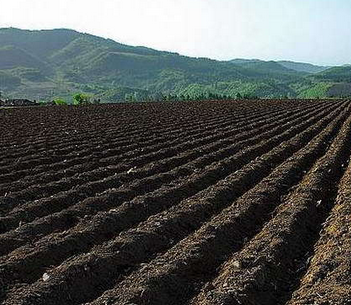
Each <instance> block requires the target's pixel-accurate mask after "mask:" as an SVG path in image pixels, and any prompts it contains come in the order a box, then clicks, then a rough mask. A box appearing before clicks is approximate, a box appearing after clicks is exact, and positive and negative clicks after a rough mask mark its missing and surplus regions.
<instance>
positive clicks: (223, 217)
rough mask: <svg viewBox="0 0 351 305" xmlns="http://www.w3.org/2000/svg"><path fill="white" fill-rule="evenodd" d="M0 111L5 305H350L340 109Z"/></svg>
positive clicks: (226, 105) (346, 110)
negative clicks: (0, 123) (0, 122)
mask: <svg viewBox="0 0 351 305" xmlns="http://www.w3.org/2000/svg"><path fill="white" fill-rule="evenodd" d="M0 117H1V121H2V125H0V132H1V134H2V137H1V138H0V151H1V158H0V196H1V197H0V303H2V304H6V305H15V304H16V305H17V304H23V305H24V304H27V305H29V304H30V305H37V304H43V305H44V304H45V305H53V304H55V305H59V304H60V305H61V304H65V305H66V304H67V305H73V304H77V305H78V304H86V303H88V304H94V305H98V304H101V305H102V304H104V305H106V304H160V305H161V304H192V305H195V304H207V305H209V304H218V305H219V304H252V305H254V304H258V305H260V304H267V305H268V304H289V305H290V304H291V305H292V304H294V305H298V304H306V305H307V304H320V305H322V304H351V263H350V262H351V260H350V255H351V250H350V249H351V244H350V238H351V231H350V227H351V218H350V215H351V211H350V205H351V201H350V200H351V191H350V185H351V178H350V177H351V167H350V166H348V164H349V159H350V154H351V142H350V138H351V103H350V102H349V101H346V100H326V101H321V100H310V101H308V100H286V101H283V100H281V101H275V100H257V101H225V102H212V101H209V102H201V103H199V102H197V103H195V102H189V103H168V104H167V103H148V104H120V105H97V106H87V107H38V108H28V109H4V110H2V111H1V112H0Z"/></svg>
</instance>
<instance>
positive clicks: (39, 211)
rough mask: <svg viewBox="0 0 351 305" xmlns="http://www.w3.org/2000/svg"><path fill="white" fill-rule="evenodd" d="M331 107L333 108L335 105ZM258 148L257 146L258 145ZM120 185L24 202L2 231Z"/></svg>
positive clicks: (105, 183)
mask: <svg viewBox="0 0 351 305" xmlns="http://www.w3.org/2000/svg"><path fill="white" fill-rule="evenodd" d="M334 107H335V106H334ZM331 109H333V107H332V108H331ZM331 109H330V110H331ZM319 111H320V109H317V110H315V111H313V112H311V113H308V114H306V115H305V116H304V117H306V118H307V117H308V116H313V114H314V113H318V112H319ZM323 115H324V114H323V112H322V114H319V116H318V118H319V117H323ZM297 117H298V118H296V119H295V120H292V121H289V120H288V119H287V121H288V123H286V124H285V125H283V126H278V127H276V128H274V129H272V130H270V131H268V132H266V133H264V134H262V135H261V136H262V137H263V138H262V140H263V139H269V138H270V137H271V136H274V135H276V134H278V133H279V132H282V131H283V130H284V128H287V127H289V126H294V124H295V123H297V122H299V121H302V120H303V117H301V116H297ZM318 118H315V120H318ZM269 141H271V140H269ZM264 147H269V145H267V143H264ZM256 150H257V147H256ZM230 160H233V157H230V158H229V159H228V160H227V163H228V162H229V161H230ZM241 162H242V161H241ZM230 164H231V163H230V162H229V163H228V165H230ZM128 168H129V166H128ZM228 171H229V172H230V171H231V168H230V167H229V168H228V169H226V170H220V173H218V175H219V176H218V179H221V177H224V176H225V175H227V174H228V173H229V172H228ZM134 177H135V176H134ZM116 180H117V181H116ZM202 180H204V179H202ZM115 181H116V182H115ZM116 183H117V185H116ZM99 185H102V189H101V188H99ZM119 185H120V177H117V179H112V181H111V182H110V183H109V185H108V181H107V180H104V181H102V182H97V183H95V184H87V185H83V186H82V187H81V188H79V189H77V190H72V191H69V192H67V193H65V192H63V194H61V196H57V197H54V198H49V199H48V200H39V201H38V202H33V203H29V204H23V205H21V206H20V207H19V208H18V209H14V210H13V211H12V212H11V213H10V214H8V216H6V217H2V218H0V231H1V232H2V233H3V232H5V231H8V230H9V229H13V228H16V227H17V226H18V225H19V223H20V221H25V222H28V221H33V220H34V219H35V218H36V217H43V216H45V215H47V214H48V213H54V212H58V211H60V210H62V209H65V208H67V207H69V206H71V205H74V204H75V203H76V202H78V201H79V200H82V199H84V198H86V197H89V195H90V196H92V195H94V194H96V193H97V192H99V191H100V192H101V191H103V190H105V189H106V186H107V187H108V188H113V187H116V186H117V187H118V186H119ZM8 204H9V203H8Z"/></svg>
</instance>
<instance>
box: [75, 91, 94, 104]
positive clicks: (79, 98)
mask: <svg viewBox="0 0 351 305" xmlns="http://www.w3.org/2000/svg"><path fill="white" fill-rule="evenodd" d="M90 103H91V102H90V96H89V95H87V94H84V93H76V94H75V95H73V105H87V104H90Z"/></svg>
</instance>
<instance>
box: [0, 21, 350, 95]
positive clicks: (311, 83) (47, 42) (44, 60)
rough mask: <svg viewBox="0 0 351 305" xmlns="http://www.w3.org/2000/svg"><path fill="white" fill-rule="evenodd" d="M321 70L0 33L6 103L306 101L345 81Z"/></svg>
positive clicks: (63, 34)
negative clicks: (76, 99)
mask: <svg viewBox="0 0 351 305" xmlns="http://www.w3.org/2000/svg"><path fill="white" fill-rule="evenodd" d="M324 68H325V67H318V66H313V65H309V64H303V63H293V62H274V61H261V60H245V59H236V60H232V61H218V60H211V59H208V58H192V57H187V56H182V55H179V54H178V53H172V52H164V51H157V50H154V49H150V48H146V47H134V46H128V45H124V44H120V43H118V42H115V41H113V40H111V39H105V38H101V37H97V36H93V35H89V34H84V33H79V32H76V31H73V30H68V29H57V30H41V31H28V30H19V29H14V28H6V29H0V91H2V93H3V95H5V96H8V97H26V98H31V99H36V100H42V99H46V100H50V99H53V98H57V97H62V98H68V97H69V96H72V94H73V93H75V92H85V93H89V94H91V95H95V96H99V97H101V98H102V99H103V100H106V101H121V100H124V99H125V97H126V96H133V94H134V95H135V96H137V97H139V98H140V99H145V98H147V97H155V96H156V97H157V96H159V95H160V94H162V95H165V94H166V95H167V94H169V95H179V96H180V95H181V96H186V97H189V98H192V97H196V96H204V95H207V96H211V95H216V94H220V95H226V96H230V97H235V96H237V95H239V96H246V97H253V96H258V97H285V96H289V97H295V96H301V95H302V96H303V95H308V94H306V92H308V90H310V89H311V88H312V89H313V88H315V86H316V85H317V86H318V84H319V83H321V82H322V83H328V84H334V83H339V82H340V81H339V78H337V77H335V78H334V79H333V77H329V78H328V77H327V76H326V75H328V71H329V70H330V69H329V70H324ZM338 73H339V72H338ZM338 73H336V74H338ZM339 74H340V73H339ZM344 76H345V75H343V77H344ZM344 80H345V77H344ZM346 81H347V82H351V79H350V80H348V79H347V80H346ZM342 83H345V82H344V81H343V82H342ZM343 90H344V91H345V88H343ZM334 91H335V90H334ZM336 91H338V90H336ZM311 92H314V91H313V90H312V91H311ZM311 92H310V93H311ZM319 93H320V92H319ZM336 93H337V92H336ZM334 94H335V92H334ZM312 95H313V94H312Z"/></svg>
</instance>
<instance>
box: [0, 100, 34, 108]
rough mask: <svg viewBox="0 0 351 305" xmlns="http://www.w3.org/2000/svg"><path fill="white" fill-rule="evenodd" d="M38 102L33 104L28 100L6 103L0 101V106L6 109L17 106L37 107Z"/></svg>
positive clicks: (7, 101) (8, 101)
mask: <svg viewBox="0 0 351 305" xmlns="http://www.w3.org/2000/svg"><path fill="white" fill-rule="evenodd" d="M37 105H39V104H38V103H37V102H33V101H30V100H27V99H7V100H5V101H2V100H0V106H6V107H11V106H12V107H17V106H37Z"/></svg>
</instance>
